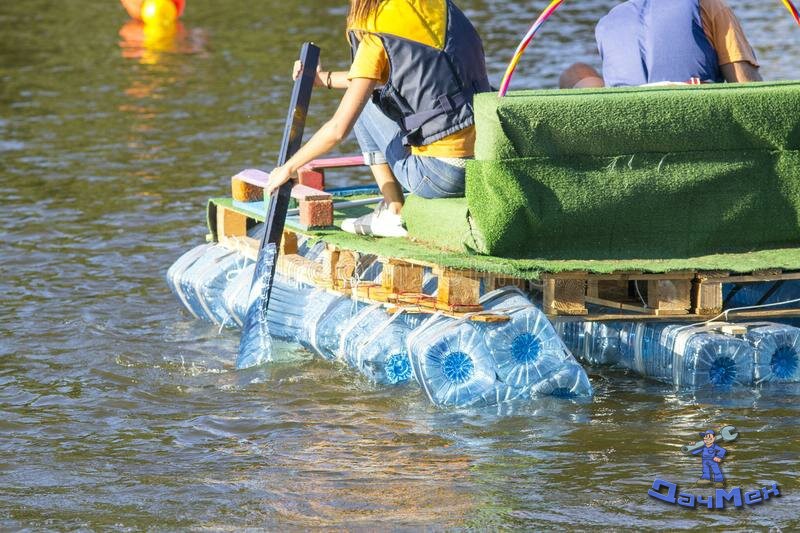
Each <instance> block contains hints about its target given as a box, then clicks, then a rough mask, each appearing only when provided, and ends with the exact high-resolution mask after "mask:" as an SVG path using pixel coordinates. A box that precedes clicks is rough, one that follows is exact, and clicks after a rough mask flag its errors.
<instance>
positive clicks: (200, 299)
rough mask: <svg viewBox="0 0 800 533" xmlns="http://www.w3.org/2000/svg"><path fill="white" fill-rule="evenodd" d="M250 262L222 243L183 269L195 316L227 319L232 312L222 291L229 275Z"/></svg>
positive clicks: (211, 319) (224, 320)
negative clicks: (226, 306)
mask: <svg viewBox="0 0 800 533" xmlns="http://www.w3.org/2000/svg"><path fill="white" fill-rule="evenodd" d="M248 263H250V261H249V260H248V259H246V258H244V257H242V256H241V255H239V254H238V253H236V252H232V251H230V250H227V249H225V248H223V247H222V246H214V247H212V248H211V249H210V250H208V251H207V252H206V253H205V254H204V255H203V256H202V257H201V258H200V259H198V260H197V261H195V262H194V264H193V265H192V266H191V267H190V268H188V269H187V270H186V271H185V272H184V275H183V278H182V280H181V281H182V283H181V286H182V288H183V291H184V293H185V294H186V303H187V304H188V307H189V309H191V310H192V312H193V313H194V314H195V315H196V316H198V317H200V318H203V319H205V320H208V321H210V322H213V323H215V324H218V325H219V324H224V323H227V322H228V320H229V316H228V312H227V310H226V309H225V305H224V303H223V301H222V293H223V292H224V290H225V286H226V285H227V283H228V276H229V275H230V274H231V273H232V272H234V271H237V270H241V269H242V268H244V267H245V266H247V264H248Z"/></svg>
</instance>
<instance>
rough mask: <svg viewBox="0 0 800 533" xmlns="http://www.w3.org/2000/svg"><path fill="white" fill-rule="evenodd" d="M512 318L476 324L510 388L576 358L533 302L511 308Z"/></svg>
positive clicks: (535, 379)
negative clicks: (498, 321) (512, 309)
mask: <svg viewBox="0 0 800 533" xmlns="http://www.w3.org/2000/svg"><path fill="white" fill-rule="evenodd" d="M510 316H511V320H509V321H508V322H500V323H493V324H476V325H475V327H476V328H477V329H479V330H483V331H484V334H485V338H486V345H487V348H488V353H489V356H490V357H491V358H492V359H493V360H494V366H495V371H496V372H497V376H498V378H499V379H500V381H502V382H503V383H505V384H506V385H509V386H510V387H513V388H517V389H520V388H527V387H530V386H532V385H534V384H536V383H539V382H541V381H542V380H544V379H545V378H547V377H548V376H550V375H551V374H554V373H555V372H557V371H558V370H559V369H561V368H562V367H564V366H565V365H566V364H567V363H575V359H574V358H573V357H572V354H570V353H569V350H568V349H567V347H566V346H565V345H564V343H563V342H562V341H561V338H560V337H559V336H558V334H557V333H556V330H555V328H553V325H552V324H551V323H550V321H549V320H548V319H547V317H546V316H545V315H544V313H542V312H541V311H540V310H539V309H537V308H536V307H534V306H528V307H524V308H521V309H519V308H518V310H516V311H512V312H511V315H510Z"/></svg>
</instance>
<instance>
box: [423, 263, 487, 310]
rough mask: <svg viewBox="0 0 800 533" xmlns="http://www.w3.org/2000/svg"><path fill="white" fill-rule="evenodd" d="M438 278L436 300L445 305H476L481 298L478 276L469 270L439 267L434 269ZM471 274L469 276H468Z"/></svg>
mask: <svg viewBox="0 0 800 533" xmlns="http://www.w3.org/2000/svg"><path fill="white" fill-rule="evenodd" d="M434 272H435V273H436V275H437V276H438V278H439V290H438V292H437V293H436V294H437V296H436V301H437V303H438V304H441V305H442V306H445V307H448V308H449V307H451V306H459V307H461V306H471V307H474V306H478V307H480V305H479V303H478V302H479V301H480V299H481V282H480V278H479V277H478V276H477V275H476V274H475V273H474V272H470V271H462V270H451V269H441V270H438V271H434ZM469 276H471V277H469Z"/></svg>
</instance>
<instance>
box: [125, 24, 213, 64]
mask: <svg viewBox="0 0 800 533" xmlns="http://www.w3.org/2000/svg"><path fill="white" fill-rule="evenodd" d="M119 36H120V38H121V40H120V43H119V47H120V48H121V49H122V57H124V58H126V59H136V60H138V61H139V62H140V63H142V64H143V65H156V64H158V63H159V61H160V60H161V59H162V58H163V56H164V55H165V54H200V55H203V56H206V55H207V51H206V45H207V40H208V39H207V36H206V34H205V32H204V31H203V30H202V29H199V28H195V29H192V30H190V31H188V30H187V29H186V26H185V25H184V24H183V23H182V22H177V23H175V24H170V25H166V26H164V25H153V24H144V23H142V22H140V21H138V20H129V21H128V22H126V23H125V24H124V25H123V26H122V28H120V30H119Z"/></svg>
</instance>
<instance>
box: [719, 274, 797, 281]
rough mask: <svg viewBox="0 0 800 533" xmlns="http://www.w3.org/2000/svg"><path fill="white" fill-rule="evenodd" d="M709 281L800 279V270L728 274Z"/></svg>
mask: <svg viewBox="0 0 800 533" xmlns="http://www.w3.org/2000/svg"><path fill="white" fill-rule="evenodd" d="M707 279H708V280H709V281H717V282H720V283H761V282H765V281H778V280H786V281H790V280H798V279H800V272H781V273H780V274H764V275H757V274H748V275H741V276H738V275H737V276H726V277H719V278H707Z"/></svg>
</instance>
